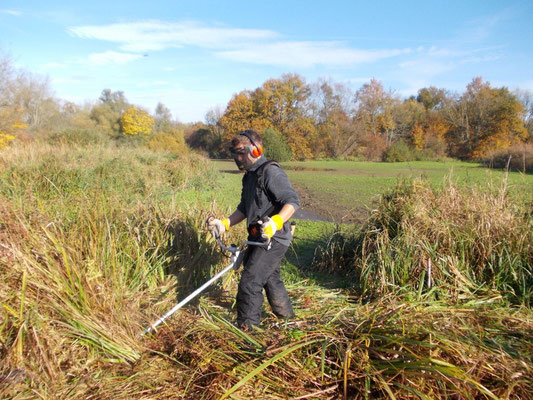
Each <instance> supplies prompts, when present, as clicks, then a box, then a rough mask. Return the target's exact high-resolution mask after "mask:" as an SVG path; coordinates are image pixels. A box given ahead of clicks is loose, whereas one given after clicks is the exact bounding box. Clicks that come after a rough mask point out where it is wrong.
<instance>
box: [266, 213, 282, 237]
mask: <svg viewBox="0 0 533 400" xmlns="http://www.w3.org/2000/svg"><path fill="white" fill-rule="evenodd" d="M281 228H283V218H281V217H280V216H279V215H278V214H276V215H273V216H272V218H268V219H267V220H266V221H265V222H263V223H262V224H261V237H262V238H263V239H270V238H271V237H272V236H274V234H275V233H276V232H277V231H279V230H280V229H281Z"/></svg>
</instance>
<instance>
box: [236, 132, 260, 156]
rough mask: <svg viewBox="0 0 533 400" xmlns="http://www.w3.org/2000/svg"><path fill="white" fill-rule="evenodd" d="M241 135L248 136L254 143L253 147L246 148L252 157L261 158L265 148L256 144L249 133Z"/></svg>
mask: <svg viewBox="0 0 533 400" xmlns="http://www.w3.org/2000/svg"><path fill="white" fill-rule="evenodd" d="M239 135H241V136H246V137H247V138H248V139H249V140H250V142H251V143H252V145H251V146H246V148H247V149H248V152H249V153H250V154H251V155H252V156H254V157H255V158H259V157H261V156H262V155H263V146H262V145H260V144H256V143H255V142H254V140H253V139H252V137H251V136H250V135H249V134H248V133H247V132H241V133H239Z"/></svg>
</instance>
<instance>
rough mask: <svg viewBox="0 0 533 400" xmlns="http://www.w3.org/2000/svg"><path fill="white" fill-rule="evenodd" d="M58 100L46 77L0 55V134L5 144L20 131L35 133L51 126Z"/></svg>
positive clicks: (57, 115) (54, 119) (2, 142)
mask: <svg viewBox="0 0 533 400" xmlns="http://www.w3.org/2000/svg"><path fill="white" fill-rule="evenodd" d="M59 115H60V114H59V102H58V101H57V99H56V98H55V96H54V94H53V93H52V91H51V89H50V86H49V82H48V79H46V78H43V77H40V76H38V75H35V74H31V73H29V72H27V71H24V70H22V69H19V70H17V69H15V68H13V66H12V63H11V59H10V58H9V57H8V56H3V55H0V136H1V140H0V142H1V146H5V145H6V144H7V143H9V142H10V141H12V140H13V139H14V138H15V137H16V136H18V135H19V134H20V133H21V132H31V133H32V134H37V133H39V132H44V131H45V130H46V129H50V128H52V127H54V125H55V124H54V122H55V121H57V119H58V117H59Z"/></svg>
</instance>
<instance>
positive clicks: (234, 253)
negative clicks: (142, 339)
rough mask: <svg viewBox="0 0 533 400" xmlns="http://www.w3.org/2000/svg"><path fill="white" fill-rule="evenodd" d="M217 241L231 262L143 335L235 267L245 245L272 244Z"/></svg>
mask: <svg viewBox="0 0 533 400" xmlns="http://www.w3.org/2000/svg"><path fill="white" fill-rule="evenodd" d="M211 218H213V217H209V218H208V219H207V222H209V220H210V219H211ZM214 236H215V239H216V241H217V242H218V244H219V246H220V248H221V249H222V250H226V251H229V252H230V253H231V264H230V265H228V266H227V267H226V268H224V269H223V270H222V271H220V272H219V273H218V274H216V275H215V276H213V277H212V278H211V279H209V280H208V281H207V282H206V283H204V284H203V285H202V286H200V287H199V288H198V289H196V290H195V291H194V292H192V293H191V294H190V295H188V296H187V297H186V298H184V299H183V300H182V301H180V302H179V303H178V304H176V305H175V306H174V307H173V308H172V309H171V310H170V311H168V312H167V313H166V314H165V315H163V316H162V317H161V318H159V319H158V320H157V321H156V322H154V323H153V324H152V325H151V326H149V327H148V328H146V329H145V330H144V331H143V333H142V334H143V335H146V334H147V333H148V332H150V331H152V330H154V329H155V328H157V327H158V326H159V325H160V324H161V323H162V322H163V321H164V320H166V319H167V318H168V317H170V316H171V315H172V314H174V313H175V312H176V311H178V310H179V309H180V308H181V307H183V306H184V305H185V304H187V303H188V302H189V301H191V300H192V299H194V298H195V297H196V296H198V295H199V294H200V293H201V292H202V291H204V290H205V289H206V288H207V287H208V286H210V285H211V284H212V283H213V282H215V281H217V280H218V279H220V278H221V277H222V276H223V275H224V274H226V273H227V272H228V271H230V270H231V269H233V268H235V265H236V263H238V261H240V260H239V254H240V253H241V250H242V249H243V247H244V246H246V245H248V246H260V247H266V246H268V245H269V244H270V240H267V241H266V242H253V241H249V240H246V241H244V242H242V243H241V245H240V246H238V247H237V246H236V245H234V244H232V245H230V246H229V247H228V246H225V245H224V243H222V240H221V239H220V236H219V235H218V234H217V235H214Z"/></svg>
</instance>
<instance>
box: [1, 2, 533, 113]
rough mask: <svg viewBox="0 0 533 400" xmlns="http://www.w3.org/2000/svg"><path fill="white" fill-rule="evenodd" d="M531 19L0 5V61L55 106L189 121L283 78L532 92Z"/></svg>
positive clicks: (527, 8)
mask: <svg viewBox="0 0 533 400" xmlns="http://www.w3.org/2000/svg"><path fill="white" fill-rule="evenodd" d="M532 21H533V1H531V0H525V1H513V0H510V1H501V0H500V1H493V0H483V1H474V0H463V1H456V0H448V1H444V0H443V1H436V0H435V1H431V0H425V1H418V0H416V1H415V0H412V1H409V0H403V1H402V0H396V1H379V0H375V1H370V0H368V1H356V0H352V1H338V0H329V1H310V0H307V1H289V0H286V1H278V0H271V1H268V2H254V1H203V0H196V1H179V0H175V1H159V0H151V1H150V0H145V1H119V0H107V1H101V0H92V1H84V2H79V1H75V0H71V1H70V2H65V1H64V0H62V1H54V0H51V1H50V0H49V1H32V0H25V1H23V0H1V1H0V51H1V52H2V53H4V54H8V55H10V56H11V58H12V60H13V63H14V64H15V66H17V67H20V68H24V69H26V70H28V71H30V72H32V73H36V74H39V75H43V76H48V77H49V80H50V86H51V88H52V89H53V91H54V92H55V94H56V95H57V96H58V97H59V98H61V99H65V100H69V101H74V102H76V103H80V104H82V103H85V102H95V101H96V100H97V99H98V97H99V95H100V93H101V92H102V90H103V89H106V88H109V89H111V90H113V91H116V90H122V91H123V92H124V94H125V95H126V97H127V99H128V100H129V101H130V102H131V103H134V104H137V105H140V106H143V107H145V108H146V109H148V110H149V111H151V112H152V111H153V110H154V108H155V106H156V104H157V103H158V102H162V103H163V104H165V105H166V106H167V107H168V108H169V109H170V110H171V111H172V115H173V116H174V118H177V119H178V120H180V121H182V122H192V121H203V120H204V116H205V113H206V112H207V111H208V110H209V109H211V108H214V107H217V106H219V107H222V108H224V107H225V106H226V104H227V102H228V101H229V100H230V99H231V96H232V95H233V94H235V93H238V92H240V91H242V90H244V89H251V90H253V89H255V88H257V87H258V86H260V85H261V84H262V83H263V82H264V81H265V80H267V79H269V78H279V77H281V75H282V74H284V73H298V74H300V75H301V76H303V77H304V78H305V79H306V81H307V82H309V83H314V82H316V81H317V80H318V79H319V78H325V79H330V80H331V81H333V82H340V83H344V84H346V85H348V86H350V87H351V88H352V89H353V90H354V91H355V90H357V89H358V88H359V87H360V86H361V85H362V84H364V83H366V82H368V81H369V80H370V79H371V78H376V79H378V80H380V81H381V82H382V83H383V85H384V86H385V88H387V89H392V90H394V91H395V92H396V93H397V94H398V95H401V96H409V95H412V94H416V93H417V91H418V90H419V89H420V88H422V87H427V86H430V85H432V86H437V87H441V88H446V89H449V90H452V91H457V92H462V91H463V90H464V89H465V87H466V85H467V84H468V83H469V82H470V81H471V80H472V79H473V78H474V77H476V76H482V77H483V79H485V80H487V81H489V82H490V83H491V84H492V86H493V87H501V86H506V87H508V88H510V89H511V90H512V89H515V88H521V89H526V90H532V91H533V22H532Z"/></svg>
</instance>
